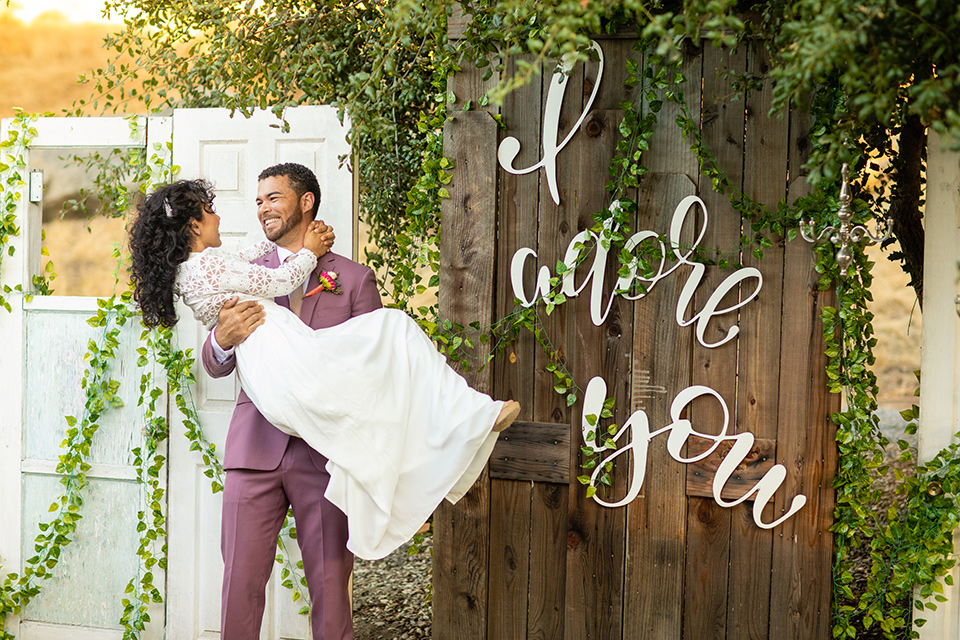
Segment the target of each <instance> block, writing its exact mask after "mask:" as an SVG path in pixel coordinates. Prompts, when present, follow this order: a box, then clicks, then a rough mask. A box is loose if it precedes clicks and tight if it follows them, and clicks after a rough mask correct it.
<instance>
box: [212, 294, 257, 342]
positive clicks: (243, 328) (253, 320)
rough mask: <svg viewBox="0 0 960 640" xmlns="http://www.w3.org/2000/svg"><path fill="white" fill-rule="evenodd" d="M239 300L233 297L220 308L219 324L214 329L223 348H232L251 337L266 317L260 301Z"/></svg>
mask: <svg viewBox="0 0 960 640" xmlns="http://www.w3.org/2000/svg"><path fill="white" fill-rule="evenodd" d="M237 300H238V299H237V298H231V299H230V300H227V302H225V303H224V305H223V306H222V307H221V308H220V316H219V320H218V321H217V326H216V327H214V329H213V331H214V335H215V337H216V340H217V344H218V345H220V347H221V348H223V349H232V348H233V347H235V346H237V345H238V344H240V343H242V342H243V341H244V340H246V339H247V338H249V337H250V334H251V333H253V332H254V330H255V329H256V328H257V327H259V326H260V325H262V324H263V321H264V318H265V317H266V314H265V313H264V311H263V307H262V306H260V304H259V303H257V302H254V301H253V300H247V301H245V302H237Z"/></svg>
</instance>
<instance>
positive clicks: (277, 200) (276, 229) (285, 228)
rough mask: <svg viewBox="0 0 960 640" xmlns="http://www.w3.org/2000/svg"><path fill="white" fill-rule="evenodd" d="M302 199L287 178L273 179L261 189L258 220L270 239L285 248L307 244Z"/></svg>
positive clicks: (264, 182) (263, 184) (260, 186)
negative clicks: (305, 241)
mask: <svg viewBox="0 0 960 640" xmlns="http://www.w3.org/2000/svg"><path fill="white" fill-rule="evenodd" d="M302 200H303V198H302V197H297V192H296V191H294V190H293V187H291V185H290V179H289V178H288V177H287V176H270V177H269V178H264V179H263V180H261V181H260V184H259V186H258V187H257V218H258V219H259V220H260V226H261V227H263V234H264V235H265V236H267V240H270V241H271V242H275V243H276V244H278V245H280V246H281V247H287V248H290V247H291V246H294V247H295V250H298V249H299V248H300V247H299V246H296V245H302V244H303V233H304V227H305V217H304V215H303V206H302Z"/></svg>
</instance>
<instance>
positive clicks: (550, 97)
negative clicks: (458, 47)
mask: <svg viewBox="0 0 960 640" xmlns="http://www.w3.org/2000/svg"><path fill="white" fill-rule="evenodd" d="M592 47H593V50H594V51H595V52H596V53H597V55H598V56H599V60H600V65H599V69H598V71H597V81H596V83H595V84H594V87H593V91H592V93H591V95H590V98H589V99H588V100H587V102H586V104H585V106H584V110H583V113H581V115H580V119H579V120H578V121H577V124H576V125H574V127H573V128H572V130H571V132H570V133H569V134H568V135H567V137H566V138H564V139H563V140H562V141H559V142H558V140H557V137H558V131H559V118H560V107H561V104H562V102H563V93H564V90H565V88H566V83H567V78H568V76H569V72H570V69H571V66H570V65H569V64H567V63H566V62H563V63H561V64H560V69H559V70H558V72H557V73H555V74H554V77H553V80H552V81H551V83H550V87H549V89H548V92H547V100H546V105H545V108H544V118H543V132H542V141H543V150H544V153H543V158H541V160H540V161H539V162H538V163H536V164H534V165H532V166H530V167H527V168H525V169H516V168H514V166H513V161H514V160H515V159H516V157H517V155H518V153H519V152H520V142H519V141H518V140H517V139H516V138H514V137H508V138H505V139H504V140H503V141H502V142H501V143H500V147H499V149H498V153H497V157H498V161H499V163H500V166H501V167H502V168H503V169H504V170H505V171H507V172H509V173H512V174H526V173H530V172H532V171H534V170H536V169H540V168H543V170H544V172H545V173H546V178H547V184H548V186H549V188H550V194H551V196H552V197H553V199H554V201H555V202H557V203H558V204H559V202H560V197H559V190H558V188H557V177H556V158H557V155H558V154H559V153H560V151H561V150H562V149H563V148H564V147H565V146H566V145H567V143H569V142H570V140H571V138H572V137H573V135H574V134H575V133H576V132H577V131H578V130H579V127H580V124H581V123H582V121H583V120H584V118H585V117H586V115H587V113H588V112H589V110H590V106H591V105H592V103H593V100H594V98H595V97H596V94H597V89H598V87H599V86H600V79H601V78H602V75H603V51H602V50H601V49H600V46H599V45H598V44H597V43H596V42H594V43H593V44H592ZM617 206H618V203H616V202H614V203H613V204H612V205H611V208H613V207H617ZM697 206H699V207H700V209H701V210H702V212H703V224H702V226H701V228H700V232H699V235H698V236H697V238H696V240H695V241H694V242H693V243H692V245H690V246H689V247H688V248H687V249H686V250H684V249H683V246H682V244H681V241H680V238H681V232H682V230H683V228H684V222H685V221H686V220H687V217H688V215H690V214H691V212H692V211H694V210H695V208H696V207H697ZM707 222H708V213H707V208H706V206H705V205H704V203H703V201H702V200H701V199H700V198H698V197H697V196H687V197H686V198H684V199H683V200H681V201H680V203H679V204H678V205H677V207H676V209H675V211H674V214H673V217H672V219H671V223H670V229H669V232H668V235H667V242H668V243H669V248H670V251H669V252H668V251H666V250H665V249H666V247H665V246H664V245H663V241H662V240H660V239H659V238H660V234H658V233H657V232H655V231H652V230H644V231H639V232H637V233H635V234H633V235H632V236H631V237H630V238H629V239H628V240H627V242H626V243H625V245H624V247H625V249H626V250H627V251H630V252H632V251H634V250H635V249H636V248H637V247H639V246H641V245H642V244H643V243H644V242H655V243H658V244H659V251H658V255H659V256H660V263H659V265H655V266H658V268H656V270H655V272H654V273H653V275H649V276H642V275H640V274H639V273H638V272H637V268H636V266H635V265H632V266H630V267H629V272H628V273H627V274H626V275H623V276H620V277H619V278H618V279H617V281H616V286H615V287H614V289H613V291H612V292H610V293H609V298H608V299H607V300H606V304H604V276H605V275H606V264H607V254H608V252H609V247H604V246H603V243H601V242H599V238H598V236H597V234H595V233H594V232H592V231H589V230H587V231H582V232H580V233H578V234H577V235H576V236H574V237H573V239H572V240H571V241H570V243H569V245H568V246H567V250H566V253H565V255H564V259H563V263H564V265H567V267H568V268H567V269H566V270H565V271H564V272H563V273H562V274H561V276H560V277H561V281H560V289H561V293H563V295H564V296H566V297H568V298H572V297H577V296H579V295H580V293H581V292H583V291H584V289H586V288H587V286H588V285H590V319H591V321H592V323H593V324H594V325H595V326H600V325H601V324H602V323H603V322H604V320H606V318H607V316H608V315H609V313H610V309H611V306H612V305H613V300H614V297H615V296H617V295H621V296H623V298H624V299H627V300H639V299H641V298H643V297H644V296H645V295H646V294H647V293H648V292H649V291H650V290H652V289H653V287H655V286H656V284H657V283H658V282H660V281H661V280H663V279H665V278H667V277H668V276H670V275H671V274H673V273H674V272H675V271H677V269H679V268H680V267H681V266H687V267H689V268H690V270H689V272H688V275H687V279H686V281H685V283H684V285H683V288H682V289H681V290H680V293H679V295H678V297H677V305H676V313H675V320H676V322H677V325H678V326H680V327H687V326H690V325H696V327H695V335H696V338H697V342H698V343H699V344H700V345H702V346H703V347H706V348H716V347H719V346H721V345H723V344H726V343H727V342H729V341H730V340H733V339H734V338H735V337H736V336H737V334H738V333H739V331H740V328H739V326H737V323H736V322H735V321H734V322H732V323H730V328H729V329H728V330H727V332H726V334H725V335H723V336H722V337H721V338H720V339H718V340H717V341H715V342H708V340H707V338H706V329H707V326H708V325H709V323H710V320H711V319H712V318H715V317H718V316H722V315H726V314H729V313H735V312H736V311H737V310H738V309H740V308H742V307H744V306H745V305H747V304H749V303H750V302H751V301H753V300H754V299H755V298H756V297H757V296H758V295H759V293H760V289H761V287H762V286H763V276H762V275H761V274H760V271H759V270H757V269H754V268H752V267H744V268H740V269H737V270H736V271H734V272H733V273H732V274H730V275H729V276H727V277H726V278H725V279H724V280H723V281H722V282H721V283H720V284H719V285H718V286H717V288H716V289H715V290H714V291H713V292H712V293H711V294H710V296H709V297H708V298H707V300H706V302H705V303H704V304H703V306H702V307H701V308H700V309H699V310H693V311H692V312H690V313H689V317H688V311H691V309H690V307H691V304H692V302H693V297H694V292H695V291H696V290H697V288H698V287H699V286H700V284H701V283H702V281H703V276H704V273H705V272H706V268H707V267H706V265H704V264H702V263H700V262H695V261H694V260H692V259H691V257H692V256H693V255H694V254H695V252H696V250H697V248H698V247H699V245H700V243H701V242H702V241H703V238H704V235H705V233H706V228H707ZM590 240H594V241H595V242H594V244H593V247H592V250H593V251H594V256H593V261H592V262H591V263H590V266H589V270H588V272H587V273H586V275H585V276H584V278H583V280H582V281H581V283H580V285H579V286H577V284H576V272H577V267H576V265H577V264H578V263H579V261H580V255H581V252H582V251H583V248H584V247H585V246H587V242H589V241H590ZM671 253H672V255H673V256H674V257H675V263H674V264H673V265H672V266H669V267H668V257H667V256H668V255H670V254H671ZM536 257H537V253H536V251H534V250H533V249H530V248H522V249H520V250H518V251H517V252H516V253H515V254H514V256H513V259H512V261H511V264H510V280H511V285H512V287H513V293H514V295H515V296H516V298H517V299H518V300H520V304H521V305H523V306H524V307H530V306H533V305H534V304H536V302H537V300H538V299H539V298H540V297H544V296H547V295H549V294H550V291H551V285H550V280H551V278H552V277H553V274H552V273H551V271H550V268H549V267H547V266H541V267H540V269H539V270H538V271H537V277H536V284H535V286H534V291H533V292H531V293H530V294H528V292H527V291H526V290H525V289H524V286H523V275H524V272H525V268H526V266H527V263H528V260H529V259H530V258H534V259H535V258H536ZM637 282H639V283H640V284H642V285H643V286H642V287H640V290H641V291H642V292H641V293H636V294H628V293H625V292H629V291H632V290H633V289H632V285H633V284H634V283H637ZM738 286H740V287H743V289H742V291H741V295H740V297H739V299H738V300H737V302H735V303H732V304H730V305H729V306H727V307H725V308H721V307H720V305H721V301H722V300H723V298H724V296H725V295H727V294H728V293H730V292H731V291H733V290H734V289H735V288H736V287H738ZM606 392H607V384H606V382H605V381H604V380H603V379H602V378H601V377H599V376H597V377H594V378H593V379H592V380H590V382H589V383H588V384H587V388H586V391H585V393H584V398H583V411H582V415H583V420H582V435H583V441H584V444H585V445H586V446H587V447H590V448H591V449H592V450H593V451H595V452H597V453H603V452H604V451H606V450H607V447H606V446H605V445H603V444H602V443H601V442H600V438H595V439H591V440H592V442H591V441H590V440H588V439H587V437H586V436H587V434H588V433H589V432H590V430H591V429H592V427H591V425H590V424H589V423H588V421H587V416H599V415H600V413H601V411H602V409H603V403H604V401H605V400H606ZM701 397H707V398H708V397H712V398H713V399H715V400H716V401H717V402H718V403H719V404H720V407H721V409H722V412H723V424H722V427H721V430H720V433H719V434H717V435H712V434H706V433H701V432H698V431H696V430H695V429H694V427H693V424H692V423H691V422H690V420H688V419H685V418H682V417H681V415H682V414H683V411H684V409H686V408H687V407H688V406H689V405H690V404H691V403H692V402H693V401H694V400H696V399H697V398H701ZM729 417H730V412H729V409H728V408H727V404H726V402H724V400H723V398H722V397H721V396H720V394H719V393H718V392H717V391H715V390H714V389H711V388H709V387H706V386H702V385H694V386H690V387H687V388H686V389H683V390H681V391H680V392H679V393H677V394H676V396H675V397H674V400H673V403H672V404H671V406H670V418H671V420H672V422H671V423H670V424H668V425H666V426H663V427H661V428H659V429H656V430H655V431H651V430H650V424H649V420H648V418H647V415H646V413H645V412H644V411H642V410H638V411H636V412H634V413H633V414H632V415H631V416H630V418H629V419H628V420H627V421H626V422H625V423H624V424H623V426H621V427H620V428H619V429H618V430H617V432H616V434H615V435H613V440H614V441H615V442H618V443H620V441H621V440H622V439H623V438H624V437H625V436H626V434H627V432H628V431H629V440H628V441H627V442H626V443H621V444H620V446H618V447H617V449H616V450H614V452H613V453H612V454H610V455H609V456H607V457H606V458H605V459H603V460H601V461H600V462H599V463H598V464H597V466H596V468H595V469H594V471H593V474H592V477H591V482H592V483H596V480H597V476H598V475H599V473H600V472H601V470H602V469H603V467H604V466H605V464H606V463H607V462H612V461H613V460H615V459H616V458H618V457H620V456H621V455H623V454H624V453H626V452H627V451H630V452H632V454H633V465H632V477H631V481H630V487H629V489H628V491H627V494H626V495H625V496H624V497H623V498H622V499H621V500H618V501H615V502H608V501H605V500H603V499H602V498H601V497H600V496H599V494H594V496H593V498H594V500H596V501H597V503H599V504H601V505H603V506H605V507H621V506H624V505H626V504H628V503H629V502H631V501H633V500H634V499H635V498H636V497H637V496H639V495H640V490H641V488H642V487H643V481H644V477H645V474H646V466H647V451H648V445H649V442H650V440H652V439H653V438H655V437H657V436H659V435H663V434H666V435H667V452H668V453H669V454H670V456H671V457H672V458H673V459H674V460H676V461H677V462H682V463H692V462H698V461H700V460H703V459H704V458H706V457H708V456H710V455H711V454H712V453H714V451H716V450H717V448H718V447H719V446H720V445H721V444H722V443H724V442H727V441H730V442H732V443H733V445H732V447H731V448H730V450H729V452H727V453H726V455H725V456H724V457H723V460H722V462H721V463H720V465H719V467H718V469H717V471H716V473H715V474H714V478H713V483H712V491H713V499H714V500H715V501H716V502H717V504H719V505H720V506H723V507H733V506H735V505H737V504H740V503H742V502H745V501H747V500H749V499H751V498H752V499H754V506H753V520H754V522H755V523H756V524H757V526H758V527H761V528H764V529H770V528H773V527H775V526H777V525H778V524H781V523H782V522H783V521H785V520H786V519H788V518H790V517H791V516H793V515H794V514H795V513H796V512H797V511H799V510H800V509H801V508H802V507H803V505H804V504H806V501H807V499H806V496H803V495H797V496H794V497H793V499H792V501H791V502H790V507H789V509H787V510H786V512H785V513H784V514H783V515H782V516H781V517H779V518H777V519H776V520H774V521H772V522H769V523H765V522H763V521H762V519H761V513H762V511H763V508H764V506H765V505H766V504H767V502H768V501H769V500H770V499H771V498H772V497H773V495H774V493H776V491H777V489H779V488H780V486H781V485H782V484H783V481H784V480H785V479H786V475H787V472H786V468H785V467H784V466H783V465H781V464H775V465H773V466H772V467H771V468H770V469H769V470H768V471H767V472H766V473H765V474H764V476H763V477H762V478H761V479H760V480H759V481H758V482H757V483H756V485H754V486H753V488H751V489H749V490H748V491H747V492H746V493H744V494H743V495H742V496H740V497H739V498H737V499H735V500H732V501H730V500H725V499H724V498H723V497H722V495H721V494H722V491H723V488H724V486H725V485H726V484H727V482H728V481H729V480H730V478H731V476H732V475H733V474H734V472H735V471H736V469H737V467H739V466H740V465H741V464H742V463H743V462H744V461H745V460H746V458H747V456H748V455H749V454H750V451H751V450H752V448H753V445H754V440H755V438H754V436H753V434H752V433H749V432H743V433H738V434H728V433H727V427H728V423H729ZM690 437H697V438H703V439H705V440H707V441H708V442H711V443H712V444H711V445H710V446H708V447H707V449H706V450H705V451H702V452H700V453H698V454H696V455H694V456H691V457H685V456H684V455H683V453H682V452H683V447H684V445H685V444H686V442H687V441H688V440H689V439H690Z"/></svg>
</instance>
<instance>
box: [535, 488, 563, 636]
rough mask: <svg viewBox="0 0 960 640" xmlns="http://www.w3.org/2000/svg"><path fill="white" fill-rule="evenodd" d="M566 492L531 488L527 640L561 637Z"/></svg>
mask: <svg viewBox="0 0 960 640" xmlns="http://www.w3.org/2000/svg"><path fill="white" fill-rule="evenodd" d="M569 492H570V490H569V489H568V488H567V486H565V485H561V484H547V483H542V482H537V483H534V485H533V490H532V499H531V501H530V528H531V540H530V597H529V605H528V606H529V608H528V612H527V640H555V639H556V638H562V637H563V625H564V610H563V609H564V606H563V604H564V584H566V564H565V562H564V560H565V558H566V553H567V498H568V495H569Z"/></svg>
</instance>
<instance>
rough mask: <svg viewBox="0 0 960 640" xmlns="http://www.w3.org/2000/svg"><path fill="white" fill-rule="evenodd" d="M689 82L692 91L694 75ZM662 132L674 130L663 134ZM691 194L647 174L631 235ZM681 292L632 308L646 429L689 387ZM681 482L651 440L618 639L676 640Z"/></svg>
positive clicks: (639, 402)
mask: <svg viewBox="0 0 960 640" xmlns="http://www.w3.org/2000/svg"><path fill="white" fill-rule="evenodd" d="M695 79H696V83H697V85H699V81H700V74H699V72H698V73H697V74H696V75H695ZM697 93H699V92H697ZM661 122H662V124H661V125H660V128H659V129H658V132H657V134H655V137H656V136H661V139H662V140H664V141H666V140H665V138H666V137H667V136H671V135H674V132H675V134H676V136H677V137H680V132H679V130H677V129H676V128H675V127H674V125H673V121H672V120H670V121H661ZM664 127H674V128H673V129H672V130H667V131H664ZM695 192H696V185H694V183H693V182H691V181H690V178H688V177H687V176H686V175H685V174H684V173H650V174H647V176H646V177H645V178H644V180H643V182H642V183H641V186H640V189H639V193H638V197H637V204H638V213H639V216H638V218H639V222H638V225H637V226H638V228H640V229H652V230H656V231H663V230H665V229H667V228H668V225H669V221H670V218H671V217H672V215H673V210H674V208H675V207H676V205H677V203H678V202H680V200H682V199H683V198H684V197H686V196H688V195H693V194H694V193H695ZM688 235H689V234H688ZM666 268H669V265H668V266H667V267H666ZM682 285H683V280H682V279H681V278H680V277H671V278H668V279H666V280H664V281H662V282H660V283H659V284H657V286H656V287H655V288H654V289H652V290H651V291H650V292H649V293H648V294H647V295H646V296H645V297H643V298H641V299H640V300H638V301H637V302H636V303H634V304H635V313H636V320H635V322H634V326H633V358H632V360H633V394H632V400H631V409H632V410H633V411H637V410H642V411H644V412H645V413H646V415H647V417H648V418H649V420H650V425H651V428H652V429H655V428H659V427H660V426H661V425H666V424H669V423H670V422H671V420H670V403H671V402H672V400H673V395H674V394H675V393H676V392H677V391H679V390H680V389H682V388H684V387H686V386H688V385H689V384H690V349H691V340H690V332H689V331H686V330H681V329H680V328H679V327H677V325H676V322H675V321H674V309H675V307H676V303H677V302H676V301H677V294H678V293H679V291H680V288H681V287H682ZM684 478H685V472H684V469H683V465H682V464H680V463H678V462H677V461H675V460H674V459H673V458H672V457H670V455H669V454H668V453H667V450H666V440H665V439H664V438H655V439H654V440H653V441H651V442H650V448H649V450H648V455H647V468H646V476H645V478H644V484H643V490H642V491H641V494H640V497H638V498H637V499H636V500H634V501H633V502H632V503H630V504H629V505H627V552H626V576H625V586H624V621H623V637H624V638H644V639H648V640H675V639H676V638H680V637H681V632H682V621H683V602H684V595H683V588H684V556H685V553H686V540H685V533H686V528H687V506H686V505H687V499H686V495H685V490H684V484H685V483H684ZM651 585H656V588H655V589H651V588H650V586H651Z"/></svg>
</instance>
